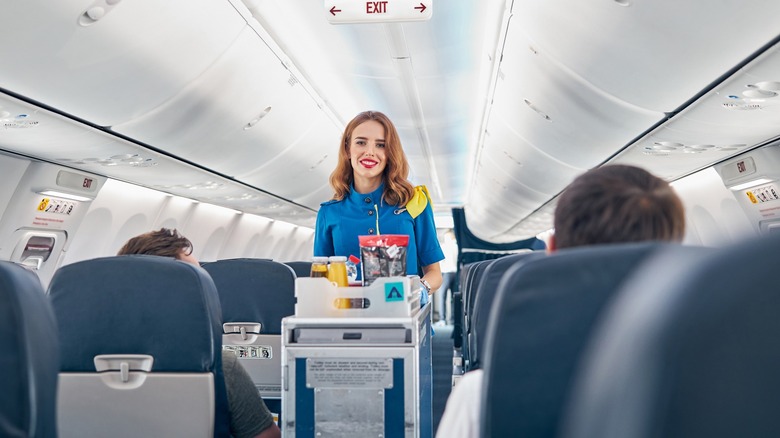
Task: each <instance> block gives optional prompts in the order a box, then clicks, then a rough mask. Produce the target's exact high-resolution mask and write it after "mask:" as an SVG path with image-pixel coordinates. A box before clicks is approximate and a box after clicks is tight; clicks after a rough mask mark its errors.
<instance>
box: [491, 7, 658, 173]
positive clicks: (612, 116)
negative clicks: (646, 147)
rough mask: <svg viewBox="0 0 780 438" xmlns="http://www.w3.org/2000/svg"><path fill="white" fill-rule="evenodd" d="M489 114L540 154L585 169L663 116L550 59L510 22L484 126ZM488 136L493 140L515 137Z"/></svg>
mask: <svg viewBox="0 0 780 438" xmlns="http://www.w3.org/2000/svg"><path fill="white" fill-rule="evenodd" d="M494 117H495V118H499V119H501V120H503V121H504V122H505V124H506V125H507V127H511V128H510V129H511V131H512V132H513V133H514V135H515V136H516V137H519V138H521V139H523V140H525V142H526V143H528V144H529V145H531V146H533V147H535V148H537V149H539V150H540V151H542V152H543V153H545V154H547V155H549V156H551V157H553V158H555V159H557V160H559V161H561V162H563V163H566V164H569V165H570V166H573V167H578V168H581V169H589V168H591V167H594V166H597V165H599V164H600V163H601V162H603V161H604V160H606V159H607V158H608V157H609V156H610V155H612V154H614V153H615V152H616V151H618V150H619V149H620V148H622V147H623V146H625V145H626V144H627V143H629V142H630V141H631V140H632V139H633V138H634V137H635V136H636V134H637V132H642V131H644V130H646V129H647V128H649V127H651V126H653V125H654V124H655V123H657V122H659V121H661V120H663V119H664V117H665V115H664V114H663V113H661V112H658V111H648V110H644V109H642V108H639V107H636V106H634V105H631V104H629V103H627V102H624V101H621V100H620V99H619V98H617V97H616V96H613V95H611V94H609V93H608V92H606V91H605V90H602V89H599V88H596V87H594V86H593V85H592V84H590V83H588V82H587V80H585V79H584V78H581V77H579V76H577V74H576V73H575V72H573V71H571V70H568V69H567V68H566V66H564V65H561V64H558V63H557V62H556V61H554V60H553V59H552V58H551V57H550V55H549V54H548V53H547V52H546V51H545V50H544V49H542V48H537V47H536V45H535V43H534V42H533V41H532V40H531V39H530V38H528V37H527V36H526V35H524V34H523V29H522V27H520V23H519V22H514V21H512V22H510V25H509V31H508V32H507V38H506V45H505V46H504V50H503V60H502V62H501V70H500V74H499V79H498V82H497V85H496V92H495V95H494V100H493V106H492V109H491V112H490V118H491V120H490V122H489V126H490V125H492V124H493V121H492V119H493V118H494ZM488 129H490V128H488ZM489 132H490V131H489ZM490 134H491V137H492V138H493V139H494V140H495V141H497V142H503V143H507V144H512V143H513V142H514V141H515V139H514V138H509V139H503V138H496V135H493V133H492V132H490ZM485 147H486V149H487V148H489V145H487V144H486V146H485Z"/></svg>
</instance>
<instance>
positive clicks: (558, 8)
mask: <svg viewBox="0 0 780 438" xmlns="http://www.w3.org/2000/svg"><path fill="white" fill-rule="evenodd" d="M513 13H514V18H513V20H517V23H516V24H513V25H512V26H513V27H514V26H515V25H517V26H518V27H520V28H522V29H523V30H524V32H526V33H527V35H529V37H530V38H531V39H532V40H533V41H535V45H536V46H537V47H538V48H539V49H542V50H544V51H545V52H546V53H548V54H549V56H551V57H552V58H554V59H556V60H558V61H563V60H565V63H566V67H567V68H568V69H570V70H571V71H572V72H574V73H575V74H577V75H578V76H580V77H582V78H584V79H585V80H586V81H588V82H590V83H592V84H593V85H594V86H595V87H597V88H599V89H602V90H604V92H606V93H607V94H610V95H613V96H615V97H616V98H618V99H621V100H623V101H626V102H630V103H632V104H634V105H637V106H639V107H642V108H647V109H650V110H653V111H662V112H671V111H673V110H675V109H676V108H678V107H679V106H681V105H682V104H683V103H684V102H686V100H687V99H689V98H690V97H692V96H695V95H696V94H697V93H699V92H700V91H701V90H702V89H704V88H705V87H707V86H708V85H709V83H711V82H712V81H715V80H716V79H718V78H719V77H720V76H721V75H722V74H723V73H724V72H726V71H728V70H729V69H731V68H732V67H734V66H735V65H737V64H739V63H740V62H742V61H743V60H744V59H746V58H747V57H749V56H750V55H751V54H752V53H753V51H754V50H756V49H758V48H759V47H761V46H763V45H764V44H767V43H768V42H770V41H771V40H772V39H773V38H775V37H776V36H777V16H778V15H779V14H780V2H770V1H761V0H751V1H747V2H745V1H743V0H723V1H719V2H717V7H715V6H714V5H713V6H712V7H710V5H709V4H708V2H693V1H688V2H680V1H677V0H658V1H644V2H643V1H633V0H629V1H604V2H586V1H581V0H555V1H549V0H519V1H516V2H515V4H514V8H513ZM563 29H565V32H564V31H562V30H563ZM692 56H694V57H695V62H691V57H692Z"/></svg>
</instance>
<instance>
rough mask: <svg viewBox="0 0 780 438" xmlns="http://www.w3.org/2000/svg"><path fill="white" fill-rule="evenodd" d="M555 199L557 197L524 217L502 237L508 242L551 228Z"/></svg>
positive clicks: (529, 236)
mask: <svg viewBox="0 0 780 438" xmlns="http://www.w3.org/2000/svg"><path fill="white" fill-rule="evenodd" d="M556 201H557V198H555V199H553V200H551V201H550V202H548V203H547V204H545V205H544V206H543V207H541V208H540V209H539V210H537V211H535V212H533V213H532V214H531V215H529V216H527V217H526V218H524V219H523V220H522V221H520V223H518V224H517V225H516V226H515V227H513V228H512V229H511V230H508V231H507V232H506V234H505V235H504V236H502V238H504V239H506V240H507V241H508V242H514V241H517V240H525V239H528V238H531V237H534V236H537V235H538V234H539V233H542V232H545V231H548V230H550V229H552V227H553V220H554V219H553V218H554V216H555V205H556V203H557V202H556Z"/></svg>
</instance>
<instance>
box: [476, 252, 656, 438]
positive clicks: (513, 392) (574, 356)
mask: <svg viewBox="0 0 780 438" xmlns="http://www.w3.org/2000/svg"><path fill="white" fill-rule="evenodd" d="M660 245H661V244H657V243H640V244H616V245H603V246H593V247H580V248H571V249H566V250H560V251H557V252H556V253H554V254H551V255H549V256H547V257H541V258H537V259H534V260H530V261H528V262H527V263H521V264H518V265H516V266H513V267H512V268H511V269H510V270H509V271H508V272H507V273H506V275H505V276H504V277H503V278H502V279H501V282H500V283H499V286H498V295H497V297H496V299H495V300H494V303H493V308H492V310H491V321H490V323H489V326H488V334H487V340H486V345H485V347H486V348H485V358H484V364H483V365H484V366H483V368H484V370H485V381H484V392H483V394H482V404H481V406H482V414H481V422H480V423H481V430H482V432H483V436H485V437H501V436H533V437H554V436H556V434H557V431H558V422H559V418H560V415H561V411H562V408H563V404H564V401H565V399H566V397H567V395H568V392H569V388H570V383H571V379H572V375H573V374H574V372H575V370H576V369H577V366H578V363H579V359H580V354H581V352H582V350H583V348H584V346H585V344H586V341H587V340H588V338H589V336H590V335H591V332H592V330H593V327H594V326H595V324H596V321H597V320H598V318H599V316H600V315H601V312H602V310H603V309H604V308H605V306H606V305H607V303H608V302H609V301H610V300H611V298H612V297H613V295H614V294H615V291H617V289H618V287H619V286H620V285H621V283H622V282H623V280H624V279H625V278H626V277H627V276H628V274H629V273H630V272H631V271H632V270H633V269H634V268H635V267H636V266H637V265H638V264H639V263H640V262H641V261H642V260H644V259H645V258H646V257H647V256H648V255H649V254H651V253H652V252H653V251H655V250H657V249H658V248H659V246H660Z"/></svg>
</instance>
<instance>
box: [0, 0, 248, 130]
mask: <svg viewBox="0 0 780 438" xmlns="http://www.w3.org/2000/svg"><path fill="white" fill-rule="evenodd" d="M112 3H113V2H112ZM91 6H96V7H102V9H103V12H104V15H103V16H102V18H99V19H97V20H92V19H89V18H88V17H87V16H86V15H85V13H86V11H87V10H88V9H90V8H91ZM94 14H97V15H95V16H98V15H99V12H94ZM31 23H35V25H34V26H31V25H30V24H31ZM243 27H245V22H244V21H243V20H242V19H241V17H240V15H238V14H237V13H236V11H235V9H234V8H233V7H232V6H231V5H230V4H229V3H228V2H213V1H191V0H170V1H165V2H132V1H131V2H116V3H115V4H114V5H108V3H103V2H96V3H94V4H93V5H91V4H90V3H89V2H87V3H85V2H83V1H75V0H61V1H56V2H49V1H42V0H31V1H23V2H5V3H4V4H3V13H2V14H0V28H2V29H3V33H4V34H5V35H9V36H10V35H12V36H13V39H14V42H13V43H10V42H9V43H6V44H3V45H2V46H0V59H2V60H3V61H2V62H3V68H2V69H0V87H2V88H5V89H8V90H11V91H13V92H15V93H18V94H20V95H23V96H26V97H28V98H30V99H34V100H37V101H41V102H45V103H46V104H47V105H50V106H52V107H54V108H57V109H59V110H61V111H64V112H66V113H69V114H72V115H75V116H77V117H80V118H82V119H86V120H88V121H90V122H92V123H95V124H97V125H100V126H112V125H115V124H118V123H121V122H123V121H126V120H129V119H132V118H134V117H136V116H138V115H140V114H143V113H146V112H148V111H149V110H151V109H153V108H155V107H156V106H158V105H160V104H162V103H163V102H165V101H166V100H168V99H169V98H170V97H172V96H173V95H175V94H176V93H178V92H179V91H180V90H181V89H182V88H183V87H184V86H185V85H186V84H187V83H189V82H190V81H192V80H194V79H195V78H197V77H198V76H199V75H200V74H201V73H202V72H203V71H205V70H206V69H207V68H208V67H209V66H210V65H211V64H212V63H213V62H214V60H215V59H217V58H218V57H219V56H220V55H221V54H222V53H223V52H224V51H225V50H226V49H227V48H228V47H229V46H230V45H231V43H232V42H233V40H234V39H235V38H236V37H237V36H238V34H239V33H240V32H241V30H242V29H243Z"/></svg>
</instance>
